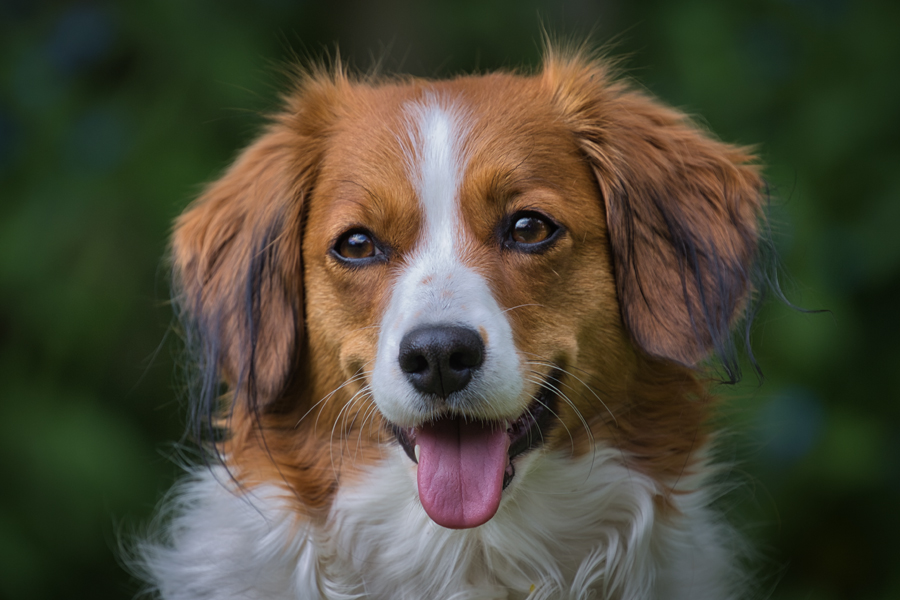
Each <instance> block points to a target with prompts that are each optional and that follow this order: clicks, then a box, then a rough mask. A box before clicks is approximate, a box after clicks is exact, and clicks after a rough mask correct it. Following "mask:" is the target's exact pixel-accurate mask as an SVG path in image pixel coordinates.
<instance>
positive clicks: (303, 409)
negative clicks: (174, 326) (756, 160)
mask: <svg viewBox="0 0 900 600" xmlns="http://www.w3.org/2000/svg"><path fill="white" fill-rule="evenodd" d="M760 187H761V181H760V178H759V175H758V172H757V169H756V167H755V166H754V165H753V157H752V156H751V155H750V154H748V153H747V152H746V151H745V150H743V149H741V148H737V147H734V146H730V145H727V144H724V143H722V142H719V141H716V140H714V139H712V138H711V137H710V136H709V135H708V134H707V133H705V132H702V131H700V130H699V129H698V128H697V127H696V126H694V125H693V124H692V123H691V122H690V121H689V120H688V119H687V118H686V117H685V116H684V115H682V114H680V113H678V112H676V111H674V110H672V109H670V108H667V107H664V106H662V105H661V104H660V103H659V102H657V101H656V100H654V99H652V98H649V97H647V96H646V95H645V94H643V93H641V92H638V91H635V90H634V89H632V88H631V87H630V86H628V85H627V84H626V83H623V82H621V81H618V80H616V79H615V78H614V77H612V76H611V75H610V73H609V70H608V68H607V67H606V65H605V64H604V63H603V62H602V61H597V60H593V59H591V58H588V57H586V56H584V55H583V54H579V53H568V54H567V53H560V52H557V51H554V50H549V51H548V53H547V57H546V59H545V62H544V65H543V67H542V69H541V70H540V71H539V72H538V73H536V74H533V75H527V74H509V73H495V74H488V75H482V76H473V77H459V78H456V79H453V80H448V81H428V80H419V79H410V78H403V79H401V78H397V79H391V78H382V79H374V78H370V79H365V78H353V77H351V76H349V75H347V74H346V73H345V72H344V71H343V70H342V69H341V68H337V69H335V70H334V71H325V70H321V71H314V72H311V73H304V74H302V75H301V76H299V77H298V83H297V86H296V88H295V89H294V90H293V91H292V92H291V93H290V94H288V96H287V97H286V99H285V108H284V110H283V111H282V112H281V113H279V114H277V115H275V116H274V117H273V119H272V122H271V124H270V125H269V126H268V128H267V129H266V131H265V132H263V134H262V135H261V136H260V138H259V139H258V140H257V141H255V142H254V143H253V144H252V145H251V146H250V147H249V148H248V149H246V150H245V151H244V152H243V153H242V154H241V155H240V156H239V157H238V158H237V160H236V161H235V163H234V165H233V166H232V167H231V168H230V169H229V170H228V171H227V172H226V173H225V175H224V176H223V177H222V178H221V179H219V180H218V181H217V182H215V183H213V184H212V185H211V186H210V187H209V188H208V189H207V191H206V192H205V193H204V194H203V195H202V197H201V198H200V199H198V200H197V201H196V202H195V203H194V204H193V205H191V207H189V208H188V209H187V210H186V211H185V213H184V214H183V215H182V216H181V217H180V218H179V220H178V221H177V223H176V226H175V232H174V235H173V242H172V260H173V273H174V285H175V297H176V304H177V306H178V307H179V309H180V312H181V316H182V319H183V321H184V323H185V329H186V332H187V334H188V343H189V345H190V346H191V347H192V348H193V349H194V350H195V351H196V354H197V358H198V365H199V373H200V377H199V384H198V393H197V396H196V398H195V402H194V407H195V413H194V414H195V423H196V425H197V429H196V431H197V433H198V435H199V436H201V438H202V437H203V436H204V432H207V433H211V434H212V435H211V436H209V435H207V436H206V439H208V440H209V444H210V447H211V448H212V449H213V450H214V453H215V455H216V456H218V457H219V458H220V459H221V464H218V465H216V466H213V467H211V468H209V469H198V470H196V471H195V472H193V473H192V474H191V475H190V476H189V477H188V478H187V479H186V481H185V482H183V483H182V484H180V485H179V486H177V487H176V489H175V490H174V492H173V494H172V495H171V497H170V499H169V500H168V501H167V503H166V508H165V509H164V512H163V514H162V516H161V518H160V520H159V524H158V526H157V529H158V534H157V536H156V538H154V539H153V540H150V541H147V542H145V543H143V544H142V545H141V548H140V556H141V559H140V569H141V570H142V573H143V575H144V577H145V578H146V579H147V580H148V581H149V582H150V583H151V586H152V588H153V589H154V590H155V591H156V592H157V593H158V594H159V595H160V596H161V597H163V598H166V599H184V600H188V599H200V598H229V599H231V598H234V599H237V598H285V599H287V598H296V599H300V598H321V599H328V600H331V599H334V600H337V599H346V598H373V599H420V598H435V599H445V598H446V599H450V598H453V599H463V598H467V599H469V598H471V599H475V598H484V599H487V598H509V599H521V598H531V599H544V598H546V599H550V598H554V599H572V600H576V599H578V600H581V599H587V598H603V599H616V600H626V599H627V600H632V599H634V600H636V599H660V600H662V599H666V600H672V599H682V598H683V599H693V600H723V599H728V598H738V597H741V595H742V588H743V587H744V585H745V580H744V577H743V575H742V573H741V569H740V566H739V563H740V560H739V558H738V555H739V552H738V548H739V546H740V543H739V541H738V538H737V536H736V535H735V534H734V532H733V531H732V530H731V529H730V528H729V527H728V526H727V525H725V524H724V523H723V522H722V519H721V518H720V517H719V516H718V515H717V513H716V512H715V511H714V510H713V509H712V508H711V507H710V502H711V501H712V500H713V499H714V498H715V495H716V487H715V483H714V479H715V474H716V468H715V466H714V465H713V464H712V462H711V461H710V459H709V452H710V447H711V446H712V437H711V433H710V431H709V422H708V421H709V417H710V414H711V410H712V407H713V406H714V402H715V400H714V398H712V397H711V396H710V395H709V393H708V391H707V385H706V380H705V375H704V373H705V371H706V367H704V366H702V365H703V364H705V363H704V362H703V361H704V360H706V359H707V358H708V357H709V356H711V355H715V356H717V357H718V358H720V359H722V362H723V364H724V365H725V367H726V369H727V370H728V372H730V373H731V374H732V375H734V374H735V370H734V368H733V362H732V355H731V352H730V347H731V342H730V330H731V329H732V326H733V325H734V323H735V321H736V320H737V319H739V317H740V315H741V313H742V311H743V310H744V308H745V307H746V306H747V304H748V302H749V301H750V300H751V295H752V293H753V288H752V282H751V278H752V273H753V271H754V256H755V255H756V252H757V245H758V230H759V228H758V221H759V219H760V218H761V210H762V209H761V198H760ZM223 388H224V389H225V390H226V393H225V394H222V390H223ZM426 493H427V495H426ZM472 514H475V515H476V516H474V517H473V516H471V515H472ZM459 515H461V516H459ZM458 516H459V517H458ZM437 523H443V524H444V525H445V526H446V527H442V526H441V525H438V524H437Z"/></svg>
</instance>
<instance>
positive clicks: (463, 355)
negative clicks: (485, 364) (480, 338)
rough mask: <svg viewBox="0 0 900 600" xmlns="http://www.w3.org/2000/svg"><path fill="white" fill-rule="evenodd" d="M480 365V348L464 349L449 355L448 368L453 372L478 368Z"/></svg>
mask: <svg viewBox="0 0 900 600" xmlns="http://www.w3.org/2000/svg"><path fill="white" fill-rule="evenodd" d="M481 363H482V355H481V346H478V347H472V348H466V349H465V350H462V351H460V352H454V353H453V354H451V355H450V360H449V364H450V368H451V369H453V370H454V371H462V370H465V369H471V368H474V367H478V366H480V365H481Z"/></svg>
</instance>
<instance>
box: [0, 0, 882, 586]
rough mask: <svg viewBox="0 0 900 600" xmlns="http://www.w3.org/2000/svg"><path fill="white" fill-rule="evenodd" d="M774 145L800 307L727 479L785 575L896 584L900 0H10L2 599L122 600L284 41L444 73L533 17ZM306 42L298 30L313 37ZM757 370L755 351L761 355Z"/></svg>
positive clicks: (798, 579)
mask: <svg viewBox="0 0 900 600" xmlns="http://www.w3.org/2000/svg"><path fill="white" fill-rule="evenodd" d="M541 22H543V23H544V24H545V26H546V27H547V28H548V29H549V30H550V31H552V32H559V33H564V34H567V35H574V36H582V37H584V36H586V35H588V34H589V33H591V34H592V36H593V39H595V40H597V41H598V42H600V43H603V42H609V41H610V40H613V39H614V40H616V51H615V54H617V55H624V56H626V57H627V59H626V61H625V65H626V67H627V68H628V69H629V74H630V75H631V76H632V77H635V78H637V79H638V80H640V81H641V82H642V84H643V85H645V86H646V87H647V88H648V89H649V90H651V91H652V92H654V93H655V94H657V95H659V96H660V97H662V98H663V99H664V100H666V101H667V102H669V103H671V104H674V105H676V106H679V107H682V108H684V109H685V110H686V111H688V112H690V113H691V114H695V115H702V117H700V119H701V122H702V123H704V124H705V125H707V126H708V127H709V128H710V129H712V130H713V131H715V132H716V133H717V134H718V135H719V136H721V137H722V138H723V139H725V140H728V141H733V142H739V143H747V144H750V143H753V144H759V152H760V156H761V157H762V161H763V163H764V164H765V165H766V173H767V175H768V178H769V180H770V182H771V184H772V186H773V192H774V204H773V208H772V218H773V223H774V234H775V238H776V242H777V245H778V248H779V251H780V254H781V258H782V266H783V272H784V273H786V274H787V276H784V277H783V278H782V283H783V285H784V288H785V292H786V294H787V296H788V297H789V298H790V299H791V301H793V302H795V303H796V304H799V305H801V306H803V307H806V308H813V309H817V308H826V309H829V310H830V311H831V313H830V314H804V313H799V312H795V311H792V310H790V309H789V308H787V307H785V306H784V305H780V304H777V303H770V304H769V306H768V307H767V308H766V310H764V312H763V313H762V315H761V316H760V317H759V319H758V322H757V326H756V328H755V330H754V339H753V341H754V346H755V348H756V350H757V353H758V357H759V360H760V363H761V365H762V368H763V370H764V372H765V375H766V380H765V382H764V383H763V384H762V385H758V382H757V381H756V379H755V377H753V376H752V374H749V375H748V376H747V377H746V378H745V381H744V383H743V384H742V386H741V387H739V388H738V389H737V390H735V391H733V392H732V391H729V392H726V393H727V394H728V396H729V397H730V400H729V404H728V409H727V419H728V420H729V421H730V422H732V425H733V426H732V427H731V428H730V430H731V431H733V432H734V433H732V434H729V435H728V436H726V437H725V441H724V443H723V452H724V453H725V454H726V456H727V457H728V458H729V459H731V460H734V461H735V462H736V464H737V465H738V467H737V469H736V475H735V478H736V480H737V481H738V482H739V484H740V487H739V489H737V490H736V492H735V493H733V494H732V497H731V498H730V499H729V500H728V502H727V503H726V506H727V507H729V512H730V514H731V515H732V516H733V518H734V520H735V521H737V522H739V523H741V525H742V526H743V528H744V529H745V531H746V533H747V535H748V536H749V537H750V538H751V539H752V540H753V543H754V545H755V546H756V547H757V548H758V550H759V557H758V565H759V568H760V570H761V572H762V573H764V574H765V578H764V579H761V581H762V582H763V588H762V589H763V591H764V592H769V593H771V597H773V598H776V599H812V598H816V599H819V598H821V599H837V598H848V599H850V598H852V599H855V600H860V599H889V598H900V543H898V540H900V517H898V513H900V402H898V393H897V387H898V385H900V378H898V371H900V345H898V343H897V336H898V334H900V311H898V299H900V70H898V65H900V3H898V2H895V1H887V0H884V1H868V0H867V1H860V2H856V1H854V2H850V1H849V0H821V1H813V0H742V1H739V2H723V1H721V0H691V1H688V2H680V1H673V0H658V1H644V2H636V1H628V0H609V1H605V0H604V1H596V0H594V1H591V0H566V1H564V2H551V1H549V0H547V1H544V0H504V1H499V2H485V1H474V0H466V1H459V2H449V1H445V2H414V1H411V0H393V1H386V2H373V1H365V0H358V1H355V2H353V1H345V0H343V1H334V2H331V3H328V4H325V3H314V2H304V1H296V0H295V1H289V0H268V1H260V2H255V3H239V2H234V1H226V0H218V1H214V0H206V1H190V2H186V1H179V0H169V1H146V2H128V3H126V2H120V3H117V4H110V3H101V2H90V1H84V2H77V3H75V2H40V1H36V0H0V597H3V598H81V597H90V598H95V599H97V598H130V597H132V596H134V595H135V594H136V593H137V592H138V591H139V587H140V586H139V584H138V583H137V582H135V581H134V580H133V579H131V578H130V577H129V576H128V575H127V573H126V572H125V571H124V570H123V569H122V568H121V566H120V562H121V561H120V559H119V558H117V556H119V554H120V552H119V544H120V539H122V538H123V537H124V538H127V537H128V536H129V535H131V532H133V531H134V530H135V529H136V528H138V529H139V528H140V527H141V526H142V524H146V522H147V520H148V519H149V516H150V514H151V513H152V510H153V508H154V505H155V504H156V502H157V501H158V500H159V498H160V496H161V495H162V493H163V492H164V490H166V489H167V488H168V487H169V486H170V485H171V483H172V481H173V479H174V478H175V477H176V476H177V472H178V469H177V467H175V465H174V459H175V458H176V457H177V452H176V449H175V448H176V446H175V445H174V442H176V441H177V440H178V439H179V438H180V437H181V436H182V433H183V430H184V421H183V419H184V412H185V411H184V405H183V404H184V403H183V398H184V386H183V384H182V382H181V379H180V378H179V375H178V369H177V367H176V365H177V364H178V363H179V362H180V361H181V360H182V357H181V355H180V352H181V351H180V348H179V344H178V341H177V339H174V338H175V337H176V336H174V335H169V334H167V332H168V331H169V329H170V325H171V314H170V309H169V307H168V305H167V295H168V286H167V277H166V267H165V264H164V262H163V261H162V257H163V255H164V253H165V246H166V238H167V235H168V231H169V226H170V223H171V222H172V219H173V218H174V217H175V216H176V215H177V214H178V213H179V212H180V211H181V210H182V208H183V207H184V206H185V205H186V203H187V202H189V200H190V199H191V198H192V197H193V196H194V195H195V194H196V193H197V191H198V190H199V189H200V187H201V185H202V183H203V182H206V181H210V180H211V179H213V178H215V177H216V175H217V173H219V172H220V171H221V169H223V167H224V166H225V165H226V164H227V163H228V161H229V159H230V157H232V156H233V155H234V153H235V152H236V150H237V149H238V148H240V147H241V146H242V145H244V144H246V143H247V142H248V141H249V140H250V139H251V138H252V137H253V135H254V132H255V131H256V130H257V128H258V127H259V125H260V123H261V119H260V117H259V114H260V113H261V112H264V111H267V110H269V109H272V108H273V107H275V106H276V103H277V91H278V90H279V88H280V87H281V86H283V84H284V78H283V77H282V76H281V75H279V72H280V70H281V69H280V67H281V66H282V65H284V64H285V62H286V61H288V60H290V57H291V55H292V52H294V51H296V52H298V53H300V54H312V55H321V54H322V53H324V52H327V51H332V50H333V48H334V44H335V43H338V44H339V46H340V49H341V53H342V55H343V56H345V57H349V58H350V59H351V60H352V62H353V63H354V64H355V65H356V66H358V67H361V68H367V67H369V66H370V65H371V64H372V61H373V58H378V57H385V60H384V65H385V67H386V69H387V70H389V71H398V70H399V71H404V72H411V73H414V74H417V75H427V76H445V75H451V74H455V73H458V72H461V71H468V70H472V69H481V70H485V69H493V68H497V67H514V66H518V65H533V64H535V63H536V62H537V60H538V57H539V39H540V24H541ZM292 49H293V50H292ZM748 373H749V370H748Z"/></svg>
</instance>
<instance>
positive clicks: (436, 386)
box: [398, 325, 484, 398]
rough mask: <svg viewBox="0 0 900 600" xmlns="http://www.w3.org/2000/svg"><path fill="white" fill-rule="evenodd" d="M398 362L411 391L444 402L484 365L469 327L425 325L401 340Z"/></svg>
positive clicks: (477, 338)
mask: <svg viewBox="0 0 900 600" xmlns="http://www.w3.org/2000/svg"><path fill="white" fill-rule="evenodd" d="M398 360H399V362H400V368H401V369H403V372H404V373H406V377H407V379H409V382H410V383H411V384H412V385H413V387H415V388H416V389H417V390H419V391H420V392H423V393H426V394H435V395H437V396H440V397H441V398H446V397H447V396H449V395H450V394H452V393H453V392H458V391H459V390H461V389H463V388H464V387H466V385H468V383H469V380H471V379H472V374H473V373H474V372H475V371H476V370H478V367H480V366H481V363H483V362H484V342H482V341H481V336H480V335H478V332H477V331H474V330H472V329H469V328H468V327H460V326H458V325H427V326H425V327H419V328H418V329H413V330H412V331H410V332H409V333H407V334H406V335H405V336H403V339H402V340H401V341H400V356H399V358H398Z"/></svg>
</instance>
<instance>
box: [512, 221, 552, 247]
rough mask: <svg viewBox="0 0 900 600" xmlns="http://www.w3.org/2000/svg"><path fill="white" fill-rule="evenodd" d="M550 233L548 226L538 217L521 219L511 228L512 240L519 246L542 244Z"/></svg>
mask: <svg viewBox="0 0 900 600" xmlns="http://www.w3.org/2000/svg"><path fill="white" fill-rule="evenodd" d="M551 233H552V231H551V229H550V224H549V223H547V222H546V221H545V220H543V219H540V218H538V217H521V218H519V219H516V222H515V223H514V224H513V227H512V239H513V240H515V241H516V242H518V243H520V244H537V243H538V242H543V241H544V240H546V239H547V238H548V237H550V234H551Z"/></svg>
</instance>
